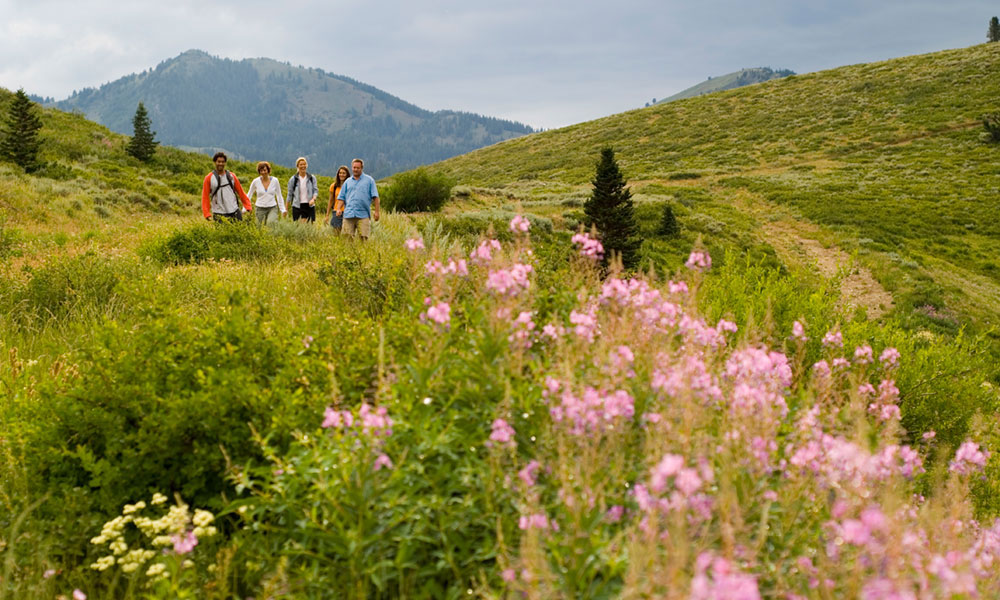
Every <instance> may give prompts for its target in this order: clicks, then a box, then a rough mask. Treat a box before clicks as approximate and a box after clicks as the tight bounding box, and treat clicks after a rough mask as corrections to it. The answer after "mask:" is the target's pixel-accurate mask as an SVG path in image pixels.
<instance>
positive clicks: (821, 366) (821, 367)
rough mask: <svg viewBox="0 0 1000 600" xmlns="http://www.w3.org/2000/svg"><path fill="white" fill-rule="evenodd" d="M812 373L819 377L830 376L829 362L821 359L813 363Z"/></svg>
mask: <svg viewBox="0 0 1000 600" xmlns="http://www.w3.org/2000/svg"><path fill="white" fill-rule="evenodd" d="M813 373H814V374H815V375H816V376H817V377H820V378H824V379H825V378H827V377H829V376H830V364H829V363H828V362H826V361H825V360H821V361H819V362H817V363H815V364H814V365H813Z"/></svg>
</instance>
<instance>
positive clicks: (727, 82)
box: [658, 67, 795, 103]
mask: <svg viewBox="0 0 1000 600" xmlns="http://www.w3.org/2000/svg"><path fill="white" fill-rule="evenodd" d="M794 74H795V73H793V72H792V71H789V70H778V71H775V70H773V69H771V68H769V67H756V68H752V69H740V70H739V71H734V72H732V73H726V74H725V75H719V76H718V77H709V78H708V79H707V80H705V81H702V82H701V83H698V84H696V85H693V86H691V87H689V88H687V89H686V90H682V91H680V92H677V93H676V94H674V95H673V96H668V97H666V98H664V99H662V100H660V101H659V102H658V103H663V102H673V101H674V100H683V99H684V98H694V97H696V96H704V95H705V94H711V93H713V92H721V91H723V90H731V89H734V88H738V87H743V86H746V85H751V84H754V83H762V82H764V81H769V80H771V79H779V78H781V77H788V76H789V75H794Z"/></svg>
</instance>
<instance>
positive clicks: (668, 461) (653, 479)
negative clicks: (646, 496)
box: [649, 454, 684, 494]
mask: <svg viewBox="0 0 1000 600" xmlns="http://www.w3.org/2000/svg"><path fill="white" fill-rule="evenodd" d="M682 468H684V457H682V456H678V455H676V454H666V455H664V456H663V458H662V459H661V460H660V462H659V463H657V465H656V466H655V467H653V470H652V471H651V472H650V477H649V487H650V489H652V490H653V491H654V492H656V493H657V494H659V493H662V492H663V491H664V490H665V489H667V479H669V478H670V477H673V476H674V475H677V473H679V472H680V470H681V469H682Z"/></svg>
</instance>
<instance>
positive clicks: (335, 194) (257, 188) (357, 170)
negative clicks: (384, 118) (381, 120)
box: [201, 152, 380, 239]
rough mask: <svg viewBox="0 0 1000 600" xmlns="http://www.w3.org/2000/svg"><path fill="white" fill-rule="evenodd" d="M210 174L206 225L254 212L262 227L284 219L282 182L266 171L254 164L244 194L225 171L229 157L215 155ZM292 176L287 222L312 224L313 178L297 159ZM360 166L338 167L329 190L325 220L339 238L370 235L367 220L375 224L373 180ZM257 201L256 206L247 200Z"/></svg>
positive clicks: (204, 192) (205, 189) (204, 195)
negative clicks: (256, 174)
mask: <svg viewBox="0 0 1000 600" xmlns="http://www.w3.org/2000/svg"><path fill="white" fill-rule="evenodd" d="M212 162H214V163H215V169H213V170H212V172H211V173H209V174H208V175H206V176H205V181H204V182H203V184H202V187H201V211H202V214H204V215H205V219H207V220H209V221H241V220H243V211H247V212H255V213H256V214H257V223H259V224H261V225H266V224H268V223H274V222H277V221H278V219H280V218H281V216H282V215H285V214H287V212H288V210H287V209H286V208H285V198H284V197H282V195H281V182H279V181H278V180H277V179H275V178H274V177H271V165H270V163H268V162H266V161H261V162H259V163H257V173H258V174H259V176H258V177H257V178H256V179H254V180H253V182H251V183H250V188H249V189H248V190H247V191H246V192H244V191H243V186H242V185H240V180H239V178H237V177H236V174H235V173H233V172H232V171H229V170H227V169H226V163H227V162H228V157H227V156H226V154H225V153H224V152H216V153H215V156H213V157H212ZM295 168H296V170H297V172H296V173H295V174H294V175H292V177H291V179H289V180H288V185H287V187H286V189H287V190H288V202H289V204H291V207H292V220H293V221H298V220H300V219H301V220H305V221H307V222H310V223H312V222H315V221H316V201H317V199H318V198H319V185H318V184H317V183H316V176H315V175H313V174H312V173H310V172H309V161H307V160H306V159H305V158H304V157H300V158H298V159H296V161H295ZM364 169H365V162H364V161H363V160H361V159H360V158H355V159H354V160H353V161H351V168H350V170H348V168H347V165H342V166H341V167H340V168H339V169H337V177H336V178H335V179H334V182H333V183H332V184H331V185H330V196H329V201H328V202H327V206H326V215H325V217H324V220H325V221H326V222H328V223H329V224H330V226H331V227H333V228H334V229H336V230H338V231H339V232H340V233H342V234H343V235H349V236H352V237H353V236H355V235H357V236H360V237H361V238H362V239H368V236H369V235H371V219H372V217H374V219H375V220H376V221H378V219H379V212H380V211H379V199H378V188H377V187H376V186H375V180H374V179H372V177H371V176H370V175H367V174H365V172H364ZM254 196H256V197H257V201H256V203H255V204H253V205H252V204H251V203H250V199H251V198H252V197H254Z"/></svg>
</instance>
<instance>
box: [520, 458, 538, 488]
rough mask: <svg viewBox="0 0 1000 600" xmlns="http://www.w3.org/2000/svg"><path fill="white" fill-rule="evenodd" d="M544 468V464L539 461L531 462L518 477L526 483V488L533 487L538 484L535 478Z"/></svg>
mask: <svg viewBox="0 0 1000 600" xmlns="http://www.w3.org/2000/svg"><path fill="white" fill-rule="evenodd" d="M541 468H542V464H541V463H540V462H538V461H537V460H533V461H531V462H529V463H528V464H527V465H525V467H524V468H523V469H521V470H520V471H518V472H517V476H518V477H519V478H520V479H521V481H522V482H524V485H525V487H532V486H534V485H535V483H536V482H537V480H536V478H535V476H536V475H537V474H538V470H539V469H541Z"/></svg>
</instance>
